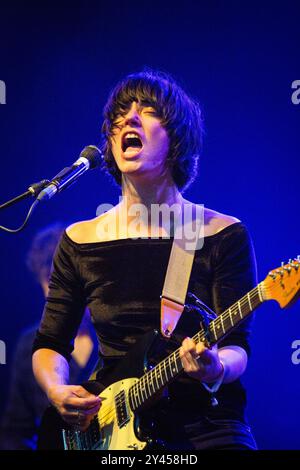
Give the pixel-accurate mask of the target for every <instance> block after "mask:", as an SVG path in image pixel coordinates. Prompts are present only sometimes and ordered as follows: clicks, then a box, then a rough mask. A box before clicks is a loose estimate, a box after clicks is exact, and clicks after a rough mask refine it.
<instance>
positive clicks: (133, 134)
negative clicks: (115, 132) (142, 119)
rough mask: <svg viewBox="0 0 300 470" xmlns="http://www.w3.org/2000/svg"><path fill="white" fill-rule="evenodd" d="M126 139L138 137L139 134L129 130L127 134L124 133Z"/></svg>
mask: <svg viewBox="0 0 300 470" xmlns="http://www.w3.org/2000/svg"><path fill="white" fill-rule="evenodd" d="M125 138H126V139H136V138H138V139H140V136H139V135H138V134H135V133H134V132H130V133H129V134H126V137H125Z"/></svg>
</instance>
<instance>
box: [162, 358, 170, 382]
mask: <svg viewBox="0 0 300 470" xmlns="http://www.w3.org/2000/svg"><path fill="white" fill-rule="evenodd" d="M162 364H163V367H164V368H163V371H164V373H165V383H167V382H168V380H169V379H168V372H167V368H166V361H165V360H164V361H163V362H162Z"/></svg>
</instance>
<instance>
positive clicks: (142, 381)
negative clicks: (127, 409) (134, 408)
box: [140, 376, 148, 400]
mask: <svg viewBox="0 0 300 470" xmlns="http://www.w3.org/2000/svg"><path fill="white" fill-rule="evenodd" d="M140 382H141V388H142V393H143V392H145V396H146V400H147V399H148V396H147V388H146V382H145V376H143V377H142V378H141V380H140ZM142 396H143V395H142ZM143 399H144V400H145V398H144V397H143Z"/></svg>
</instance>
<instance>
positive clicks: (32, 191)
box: [0, 180, 50, 233]
mask: <svg viewBox="0 0 300 470" xmlns="http://www.w3.org/2000/svg"><path fill="white" fill-rule="evenodd" d="M49 183H50V181H49V180H42V181H39V182H38V183H33V184H31V185H30V186H29V188H28V190H27V191H25V193H22V194H20V195H19V196H16V197H14V198H13V199H10V200H9V201H7V202H5V203H4V204H1V205H0V210H1V209H6V208H7V207H10V206H13V205H14V204H16V203H17V202H20V201H23V199H27V198H28V197H30V196H33V197H35V198H36V197H37V196H38V195H39V193H40V192H41V191H42V190H43V189H44V188H45V187H46V186H47V185H48V184H49ZM38 203H39V200H38V199H35V201H34V202H33V204H32V205H31V206H30V209H29V211H28V213H27V216H26V219H25V221H24V222H23V224H22V225H21V226H20V227H19V228H17V229H10V228H8V227H3V226H2V225H0V230H4V231H5V232H9V233H17V232H20V231H21V230H23V228H24V227H25V225H26V224H27V222H28V220H29V217H30V216H31V214H32V212H33V210H34V209H35V207H36V206H37V204H38Z"/></svg>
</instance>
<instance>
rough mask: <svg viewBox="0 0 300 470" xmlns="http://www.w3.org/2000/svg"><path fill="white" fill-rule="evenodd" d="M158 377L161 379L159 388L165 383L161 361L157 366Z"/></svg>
mask: <svg viewBox="0 0 300 470" xmlns="http://www.w3.org/2000/svg"><path fill="white" fill-rule="evenodd" d="M156 368H157V379H158V380H159V381H160V383H159V386H158V388H161V387H162V385H163V379H162V376H161V363H159V364H158V365H157V366H156Z"/></svg>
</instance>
